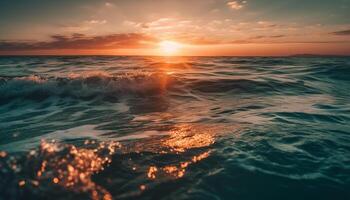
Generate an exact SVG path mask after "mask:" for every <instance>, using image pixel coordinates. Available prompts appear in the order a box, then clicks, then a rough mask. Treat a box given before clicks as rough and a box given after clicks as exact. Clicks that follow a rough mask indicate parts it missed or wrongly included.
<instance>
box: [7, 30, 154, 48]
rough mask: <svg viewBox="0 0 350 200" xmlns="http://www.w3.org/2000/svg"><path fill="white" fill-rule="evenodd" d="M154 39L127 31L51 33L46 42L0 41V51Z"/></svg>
mask: <svg viewBox="0 0 350 200" xmlns="http://www.w3.org/2000/svg"><path fill="white" fill-rule="evenodd" d="M154 42H156V39H155V38H153V37H150V36H147V35H144V34H139V33H127V34H111V35H104V36H86V35H84V34H79V33H75V34H72V35H68V36H67V35H52V36H51V40H50V41H46V42H32V41H31V42H30V41H29V42H26V41H24V42H14V41H6V40H5V41H4V40H3V41H0V51H27V50H57V49H79V50H81V49H84V50H85V49H123V48H125V49H127V48H130V49H132V48H142V47H147V46H151V45H152V43H154Z"/></svg>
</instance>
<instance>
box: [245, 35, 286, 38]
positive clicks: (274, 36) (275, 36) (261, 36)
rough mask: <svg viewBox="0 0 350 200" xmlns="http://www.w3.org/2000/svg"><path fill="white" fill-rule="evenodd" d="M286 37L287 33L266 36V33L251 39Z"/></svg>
mask: <svg viewBox="0 0 350 200" xmlns="http://www.w3.org/2000/svg"><path fill="white" fill-rule="evenodd" d="M283 37H286V36H285V35H269V36H264V35H258V36H254V37H251V38H249V39H266V38H283Z"/></svg>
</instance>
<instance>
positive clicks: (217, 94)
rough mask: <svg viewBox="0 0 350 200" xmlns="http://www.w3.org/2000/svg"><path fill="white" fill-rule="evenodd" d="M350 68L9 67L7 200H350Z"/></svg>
mask: <svg viewBox="0 0 350 200" xmlns="http://www.w3.org/2000/svg"><path fill="white" fill-rule="evenodd" d="M349 99H350V59H349V58H346V57H343V58H342V57H338V58H336V57H334V58H333V57H323V58H319V57H314V58H301V57H285V58H269V57H249V58H245V57H174V58H161V57H115V56H110V57H108V56H99V57H97V56H96V57H93V56H90V57H88V56H83V57H0V199H48V198H50V199H106V200H107V199H276V200H277V199H350V156H349V155H350V125H349V123H350V100H349Z"/></svg>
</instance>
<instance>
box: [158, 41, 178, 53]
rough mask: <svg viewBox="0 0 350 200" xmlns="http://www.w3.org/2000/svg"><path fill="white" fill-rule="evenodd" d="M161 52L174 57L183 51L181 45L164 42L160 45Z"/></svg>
mask: <svg viewBox="0 0 350 200" xmlns="http://www.w3.org/2000/svg"><path fill="white" fill-rule="evenodd" d="M159 47H160V51H161V53H162V54H164V55H174V54H176V53H177V52H178V51H179V50H180V49H181V44H180V43H177V42H174V41H169V40H166V41H162V42H160V43H159Z"/></svg>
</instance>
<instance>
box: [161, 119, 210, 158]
mask: <svg viewBox="0 0 350 200" xmlns="http://www.w3.org/2000/svg"><path fill="white" fill-rule="evenodd" d="M214 142H215V138H214V133H213V129H212V128H209V127H201V126H191V125H188V124H187V125H181V126H177V127H176V128H174V129H173V130H171V131H170V137H169V138H168V139H166V140H164V141H163V144H164V145H165V146H167V147H169V148H170V149H171V150H172V151H177V152H184V151H185V150H187V149H192V148H200V147H207V146H210V145H211V144H213V143H214Z"/></svg>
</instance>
